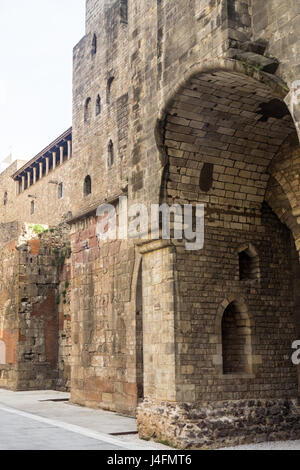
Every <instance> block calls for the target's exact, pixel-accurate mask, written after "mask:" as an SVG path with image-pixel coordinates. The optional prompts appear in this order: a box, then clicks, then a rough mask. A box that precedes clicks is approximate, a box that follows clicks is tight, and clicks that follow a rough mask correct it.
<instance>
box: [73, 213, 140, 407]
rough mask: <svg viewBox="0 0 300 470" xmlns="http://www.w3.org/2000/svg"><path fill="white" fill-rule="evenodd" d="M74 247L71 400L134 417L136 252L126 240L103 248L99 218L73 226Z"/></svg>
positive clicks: (88, 219)
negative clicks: (98, 237)
mask: <svg viewBox="0 0 300 470" xmlns="http://www.w3.org/2000/svg"><path fill="white" fill-rule="evenodd" d="M71 246H72V258H71V263H72V266H71V286H72V293H71V311H72V373H71V376H72V382H71V400H72V402H73V403H77V404H80V405H86V406H90V407H92V408H103V409H107V410H111V411H118V412H123V413H126V414H130V415H134V414H135V411H136V406H137V401H138V390H137V381H136V350H135V344H136V315H135V312H136V309H135V305H134V303H133V302H134V299H132V289H134V287H133V285H132V284H133V283H134V281H133V280H132V278H133V274H134V270H135V252H134V248H133V247H132V246H130V245H129V244H128V243H127V242H125V241H123V242H122V241H120V240H118V241H114V242H107V243H105V242H101V243H100V244H99V242H98V239H97V237H96V219H95V217H94V216H90V217H88V218H84V219H82V220H81V221H78V222H76V223H75V224H73V226H72V233H71Z"/></svg>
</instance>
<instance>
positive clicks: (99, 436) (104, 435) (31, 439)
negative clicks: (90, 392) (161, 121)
mask: <svg viewBox="0 0 300 470" xmlns="http://www.w3.org/2000/svg"><path fill="white" fill-rule="evenodd" d="M68 399H69V395H68V394H66V393H61V392H52V391H50V392H49V391H41V392H11V391H6V390H0V423H1V426H0V450H151V449H153V448H156V449H160V448H166V447H164V446H160V445H156V444H153V445H152V443H148V442H145V441H141V440H139V439H138V438H137V437H135V439H134V440H132V433H135V432H136V421H135V419H133V418H128V417H124V416H120V415H118V414H116V413H109V412H105V411H101V410H91V409H88V408H81V407H78V406H74V405H70V404H69V403H68V401H65V400H68ZM115 434H121V435H122V439H119V438H118V437H117V436H114V435H115Z"/></svg>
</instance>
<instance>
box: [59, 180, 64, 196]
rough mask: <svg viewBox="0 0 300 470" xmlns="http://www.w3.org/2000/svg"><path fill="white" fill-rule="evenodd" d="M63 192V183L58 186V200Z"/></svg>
mask: <svg viewBox="0 0 300 470" xmlns="http://www.w3.org/2000/svg"><path fill="white" fill-rule="evenodd" d="M63 192H64V188H63V183H60V184H59V185H58V199H62V198H63Z"/></svg>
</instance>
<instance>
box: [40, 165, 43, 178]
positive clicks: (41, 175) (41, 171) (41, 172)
mask: <svg viewBox="0 0 300 470" xmlns="http://www.w3.org/2000/svg"><path fill="white" fill-rule="evenodd" d="M42 177H43V163H42V162H41V163H40V179H41V178H42Z"/></svg>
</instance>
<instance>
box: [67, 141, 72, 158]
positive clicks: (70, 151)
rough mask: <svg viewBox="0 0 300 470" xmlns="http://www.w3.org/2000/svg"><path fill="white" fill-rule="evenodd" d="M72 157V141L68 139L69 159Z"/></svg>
mask: <svg viewBox="0 0 300 470" xmlns="http://www.w3.org/2000/svg"><path fill="white" fill-rule="evenodd" d="M71 157H72V142H71V140H68V160H70V158H71Z"/></svg>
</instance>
